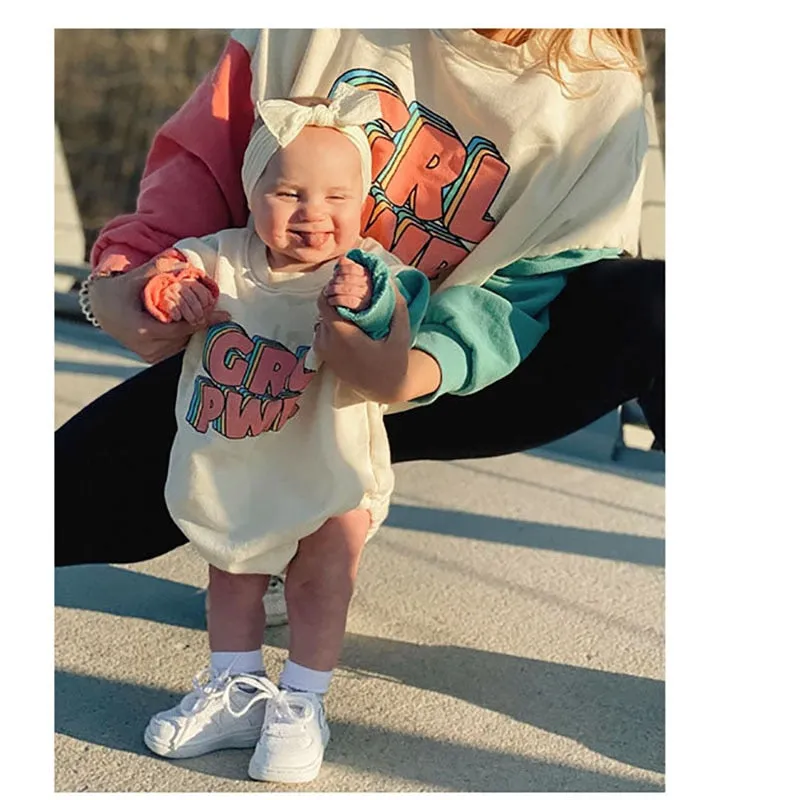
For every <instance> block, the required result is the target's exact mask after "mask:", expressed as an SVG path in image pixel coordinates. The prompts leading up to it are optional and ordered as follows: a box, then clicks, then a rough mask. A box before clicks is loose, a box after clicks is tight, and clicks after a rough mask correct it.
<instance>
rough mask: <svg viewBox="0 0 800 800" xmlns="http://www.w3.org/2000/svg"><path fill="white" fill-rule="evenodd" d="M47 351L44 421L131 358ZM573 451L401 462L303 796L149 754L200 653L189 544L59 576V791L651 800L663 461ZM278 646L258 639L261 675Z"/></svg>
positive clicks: (75, 330)
mask: <svg viewBox="0 0 800 800" xmlns="http://www.w3.org/2000/svg"><path fill="white" fill-rule="evenodd" d="M55 357H56V382H55V386H56V402H55V417H56V419H55V421H56V425H59V424H61V423H62V422H63V421H64V420H66V419H67V418H69V416H71V415H72V414H73V413H75V412H76V411H77V410H78V409H80V408H81V407H82V406H83V405H85V404H86V403H87V402H89V401H90V400H91V399H92V398H93V397H95V396H96V395H97V394H99V393H100V392H102V391H105V390H106V389H107V388H110V387H111V386H113V385H114V384H115V383H116V382H118V381H119V380H120V379H122V378H124V377H126V376H127V375H130V374H132V373H133V372H134V371H136V370H138V369H140V368H142V366H143V365H142V364H141V363H140V362H138V361H137V360H136V359H134V358H133V357H131V356H129V355H127V354H126V353H125V352H124V351H121V350H120V349H119V348H118V347H117V346H116V345H114V343H113V342H111V340H109V339H108V338H107V337H105V336H104V335H103V334H101V333H99V332H97V331H94V330H91V329H90V328H89V327H88V326H85V325H81V324H75V323H69V322H64V321H61V320H56V348H55ZM574 452H575V450H574V448H573V449H572V450H571V451H570V453H571V454H570V455H569V456H565V455H563V453H560V452H559V451H558V450H557V449H554V450H539V451H535V452H532V453H522V454H516V455H512V456H506V457H503V458H494V459H484V460H474V461H460V462H451V463H417V464H404V465H400V466H399V467H398V468H397V491H396V493H395V496H394V504H393V508H392V513H391V516H390V517H389V520H388V523H387V525H386V526H385V528H384V529H383V530H381V532H380V533H379V534H378V535H377V536H376V537H375V538H374V539H373V541H372V542H371V543H370V544H369V546H368V547H367V550H366V553H365V556H364V561H363V566H362V570H361V575H360V584H359V587H358V590H357V594H356V597H355V599H354V601H353V605H352V611H351V614H350V620H349V626H348V635H347V639H346V643H345V648H344V653H343V657H342V664H341V666H340V668H339V669H338V670H337V673H336V677H335V679H334V683H333V687H332V690H331V692H330V694H329V698H328V701H327V711H328V716H329V720H330V722H331V731H332V739H331V743H330V745H329V747H328V750H327V752H326V759H325V763H324V765H323V769H322V772H321V775H320V777H319V779H318V780H317V781H316V782H315V783H313V784H310V785H308V786H305V787H281V786H276V785H270V784H259V783H255V782H252V781H250V780H248V779H247V777H246V768H247V761H248V759H249V753H247V752H245V751H224V752H219V753H214V754H211V755H208V756H204V757H201V758H196V759H191V760H186V761H180V762H176V761H167V760H163V759H159V758H157V757H156V756H153V755H152V754H150V752H149V751H148V750H147V749H146V748H145V746H144V744H143V743H142V740H141V733H142V730H143V727H144V725H145V724H146V722H147V720H148V718H149V717H150V715H151V714H153V713H154V712H156V711H158V710H161V709H163V708H166V707H168V706H169V705H171V704H173V703H174V702H175V701H176V700H177V699H179V697H180V696H182V694H183V693H185V692H186V691H187V690H188V688H189V687H190V683H191V677H192V675H194V673H195V672H197V670H199V669H200V668H201V667H202V666H204V664H205V662H206V659H207V651H206V647H207V645H206V639H205V634H204V630H203V626H204V617H203V596H202V593H201V590H202V587H203V586H204V585H205V577H204V565H203V563H202V562H201V560H200V559H199V558H198V557H197V556H196V555H195V554H194V553H193V552H192V551H191V549H190V548H189V547H185V548H181V549H180V550H178V551H175V552H173V553H170V554H168V555H166V556H163V557H161V558H158V559H155V560H153V561H149V562H146V563H143V564H138V565H133V566H124V567H123V566H92V567H77V568H68V569H63V570H57V571H56V577H55V581H56V585H55V590H56V592H55V593H56V605H57V608H56V614H55V620H56V629H55V658H56V663H55V669H56V684H55V685H56V709H55V719H56V736H55V752H56V769H55V789H56V790H57V791H119V792H122V791H140V792H148V791H150V792H171V791H194V792H216V791H234V792H248V791H314V792H333V791H336V792H338V791H353V792H361V791H368V792H384V791H395V792H409V791H425V792H428V791H440V792H444V791H465V792H466V791H468V792H472V791H483V792H493V791H520V792H521V791H525V792H528V791H529V792H545V791H550V792H556V791H584V792H596V791H602V792H607V791H618V792H627V791H663V789H664V683H663V657H664V641H663V634H664V618H663V601H664V597H663V594H664V574H663V567H664V473H663V471H662V470H661V469H659V468H658V467H659V465H661V464H663V461H662V462H659V461H658V458H654V459H650V458H649V457H648V456H649V454H646V453H642V452H641V451H640V452H639V453H637V454H634V455H636V456H637V458H635V459H628V460H623V465H619V464H614V463H612V462H606V461H603V462H592V461H587V460H582V459H581V458H580V457H577V456H575V455H574ZM631 463H636V464H644V465H645V467H648V468H645V469H634V468H631V467H629V466H625V464H631ZM653 466H655V467H656V469H653V468H652V467H653ZM109 535H110V536H113V535H114V532H113V530H110V531H109ZM287 643H288V629H287V628H285V627H284V628H279V629H270V630H268V631H267V632H266V634H265V638H264V654H265V659H266V663H267V668H268V672H269V674H270V676H271V677H272V678H275V677H277V674H278V671H279V669H280V664H281V661H282V659H283V658H284V656H285V654H286V646H287Z"/></svg>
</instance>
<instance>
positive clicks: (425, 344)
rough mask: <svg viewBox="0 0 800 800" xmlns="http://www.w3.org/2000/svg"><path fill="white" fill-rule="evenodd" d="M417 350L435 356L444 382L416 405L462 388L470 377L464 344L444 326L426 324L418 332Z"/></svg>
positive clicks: (419, 399)
mask: <svg viewBox="0 0 800 800" xmlns="http://www.w3.org/2000/svg"><path fill="white" fill-rule="evenodd" d="M414 349H415V350H422V351H423V352H425V353H427V354H428V355H429V356H431V357H432V358H435V359H436V361H437V362H438V364H439V368H440V369H441V371H442V382H441V383H440V384H439V388H438V389H437V390H436V391H435V392H432V393H431V394H426V395H425V396H424V397H418V398H416V399H415V400H413V401H412V402H413V403H414V404H416V405H425V404H426V403H432V402H433V401H434V400H436V399H438V398H439V397H441V396H442V395H443V394H453V393H455V392H457V391H458V390H459V389H461V388H462V387H463V386H464V385H465V384H466V383H467V380H468V379H469V361H468V359H467V354H466V352H465V351H464V348H463V346H462V345H461V344H460V343H459V341H458V340H457V339H456V338H455V337H454V336H453V335H452V334H451V333H450V331H448V330H447V328H444V327H441V328H440V327H438V326H433V325H431V326H428V325H426V326H425V327H424V328H423V329H422V330H421V331H420V332H419V334H417V339H416V341H415V342H414Z"/></svg>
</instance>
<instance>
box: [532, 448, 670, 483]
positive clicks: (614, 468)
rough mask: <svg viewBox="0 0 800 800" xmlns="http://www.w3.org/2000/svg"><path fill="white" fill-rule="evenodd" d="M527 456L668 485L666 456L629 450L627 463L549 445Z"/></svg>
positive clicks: (626, 457) (626, 456)
mask: <svg viewBox="0 0 800 800" xmlns="http://www.w3.org/2000/svg"><path fill="white" fill-rule="evenodd" d="M524 452H525V455H528V456H532V457H533V458H545V459H547V460H548V461H555V462H557V463H559V464H569V465H570V466H573V467H583V468H584V469H593V470H595V471H597V472H608V473H609V474H611V475H617V476H619V477H620V478H629V479H630V480H634V481H641V482H642V483H649V484H651V485H652V486H662V487H663V486H665V485H666V472H665V470H664V454H663V453H655V452H650V451H644V450H643V451H636V450H634V449H629V450H628V452H627V453H626V455H625V462H619V461H612V460H611V459H610V458H591V459H590V458H580V457H578V456H572V455H567V454H566V453H559V452H558V451H557V450H555V449H554V448H553V449H551V448H549V447H548V446H547V445H545V446H544V447H537V448H536V449H535V450H526V451H524Z"/></svg>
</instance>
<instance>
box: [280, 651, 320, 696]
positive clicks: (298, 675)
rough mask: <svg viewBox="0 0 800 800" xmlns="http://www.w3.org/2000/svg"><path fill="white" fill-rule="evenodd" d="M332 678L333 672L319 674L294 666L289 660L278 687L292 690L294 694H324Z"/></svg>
mask: <svg viewBox="0 0 800 800" xmlns="http://www.w3.org/2000/svg"><path fill="white" fill-rule="evenodd" d="M332 677H333V670H330V671H329V672H321V671H320V670H316V669H309V668H308V667H303V666H301V665H300V664H295V663H294V661H291V660H290V659H286V663H285V664H284V665H283V672H281V677H280V679H279V681H278V685H279V686H280V687H281V688H283V689H294V690H295V691H296V692H315V693H316V694H325V692H327V691H328V687H329V686H330V685H331V678H332Z"/></svg>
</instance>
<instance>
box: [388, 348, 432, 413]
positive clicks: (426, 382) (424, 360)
mask: <svg viewBox="0 0 800 800" xmlns="http://www.w3.org/2000/svg"><path fill="white" fill-rule="evenodd" d="M441 382H442V370H441V368H440V367H439V362H438V361H437V360H436V359H435V358H434V357H433V356H431V355H428V353H426V352H425V351H424V350H411V351H410V352H409V354H408V369H407V370H406V375H405V378H404V380H403V383H402V384H401V386H400V388H399V389H398V392H397V395H396V396H395V397H393V398H391V399H390V400H388V401H387V402H389V403H407V402H409V401H410V400H416V399H417V398H418V397H425V396H426V395H429V394H433V393H434V392H435V391H436V390H437V389H438V388H439V386H440V385H441Z"/></svg>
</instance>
